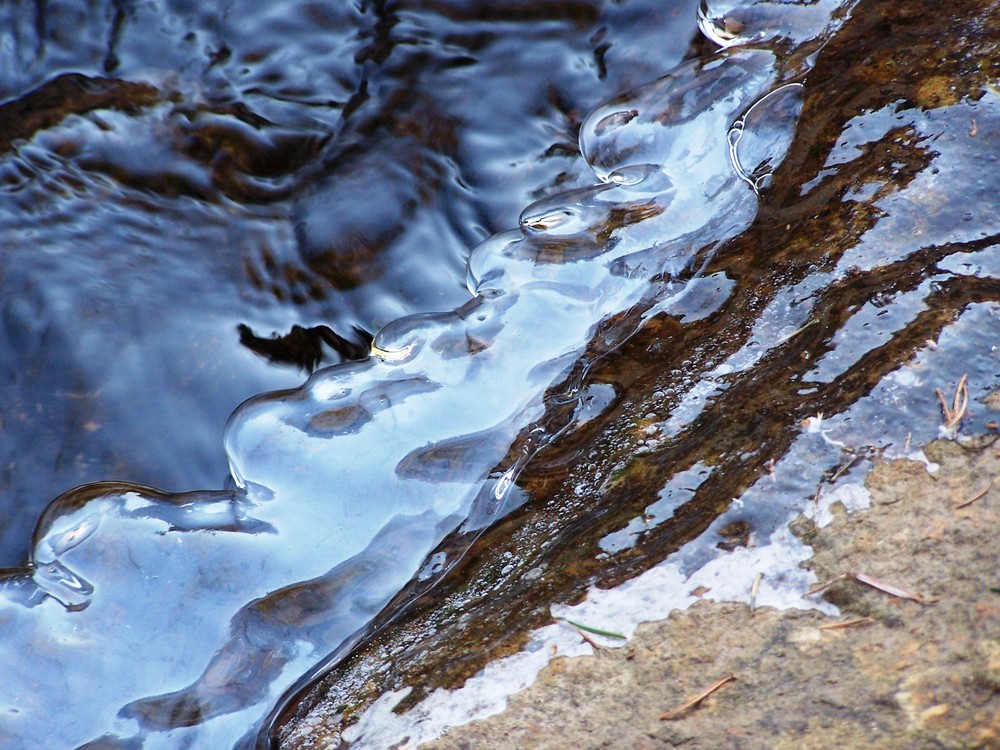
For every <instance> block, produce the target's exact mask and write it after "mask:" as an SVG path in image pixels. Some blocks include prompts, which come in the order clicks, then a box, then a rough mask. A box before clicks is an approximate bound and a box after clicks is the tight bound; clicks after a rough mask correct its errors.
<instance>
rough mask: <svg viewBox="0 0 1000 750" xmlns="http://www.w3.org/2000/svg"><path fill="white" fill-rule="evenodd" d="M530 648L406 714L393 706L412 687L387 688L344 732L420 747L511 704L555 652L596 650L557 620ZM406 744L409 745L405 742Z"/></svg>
mask: <svg viewBox="0 0 1000 750" xmlns="http://www.w3.org/2000/svg"><path fill="white" fill-rule="evenodd" d="M531 638H532V640H531V642H530V643H529V644H528V645H527V647H526V648H525V650H524V651H522V652H520V653H518V654H514V655H513V656H508V657H507V658H505V659H500V660H499V661H496V662H492V663H491V664H487V665H486V667H485V668H484V669H483V670H482V671H481V672H479V673H478V674H476V675H475V676H474V677H470V678H469V679H468V680H466V683H465V685H464V686H463V687H461V688H459V689H458V690H435V691H434V692H433V693H431V694H430V695H429V696H428V697H427V698H425V699H424V700H423V702H422V703H420V704H419V705H417V706H415V707H414V708H413V709H411V710H410V711H408V712H406V713H405V714H402V715H399V714H395V713H393V711H392V709H393V708H395V706H396V705H397V704H398V703H399V702H400V701H401V700H402V699H403V698H405V697H406V696H407V695H408V694H409V692H410V688H404V689H403V690H398V691H395V692H390V693H385V694H384V695H382V696H381V697H379V699H378V700H377V701H375V703H373V704H372V705H371V706H370V707H369V708H368V710H367V711H365V713H364V714H363V715H362V717H361V720H360V721H359V722H358V723H357V724H355V725H354V726H352V727H349V728H348V729H347V730H345V731H344V737H343V738H344V739H345V740H347V741H348V742H350V743H352V744H351V747H352V748H353V749H354V750H385V748H387V747H394V746H396V745H400V746H401V747H405V748H415V747H417V746H418V745H420V744H421V743H424V742H430V741H431V740H435V739H437V738H438V737H440V736H441V735H442V734H444V732H445V730H447V729H448V728H450V727H454V726H459V725H461V724H466V723H468V722H470V721H473V720H475V719H485V718H486V717H487V716H493V715H494V714H498V713H500V712H502V711H503V710H504V709H505V708H507V698H508V697H510V696H511V695H514V694H515V693H519V692H521V691H522V690H524V689H525V688H526V687H528V686H529V685H530V684H531V683H533V682H534V681H535V678H536V677H537V676H538V673H539V672H541V671H542V669H543V668H544V667H545V665H546V664H548V663H549V660H550V659H551V658H552V656H553V648H554V649H555V653H556V654H558V655H559V656H583V655H585V654H590V653H592V652H593V649H592V648H591V647H590V646H589V645H588V644H587V643H585V642H584V641H583V640H582V639H581V638H580V636H579V635H577V633H576V632H575V631H573V630H570V629H569V628H567V627H565V626H564V625H559V624H553V625H548V626H546V627H544V628H541V629H539V630H536V631H535V632H533V633H532V634H531ZM402 743H405V744H402Z"/></svg>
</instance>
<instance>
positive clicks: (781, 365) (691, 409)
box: [273, 1, 1000, 747]
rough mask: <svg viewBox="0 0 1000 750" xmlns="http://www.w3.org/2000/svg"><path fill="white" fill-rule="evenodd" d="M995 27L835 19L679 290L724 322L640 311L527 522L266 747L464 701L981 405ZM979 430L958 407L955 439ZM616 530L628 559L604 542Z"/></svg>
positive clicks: (882, 11) (419, 608) (999, 149)
mask: <svg viewBox="0 0 1000 750" xmlns="http://www.w3.org/2000/svg"><path fill="white" fill-rule="evenodd" d="M768 5H770V4H768ZM774 5H777V4H774ZM997 18H998V16H997V14H996V12H995V7H994V6H993V5H992V4H990V3H983V2H967V3H959V4H957V5H955V6H953V7H949V8H948V9H946V10H943V9H942V8H941V7H940V6H938V5H932V4H929V3H906V4H899V5H886V4H883V3H876V2H864V1H862V2H861V3H859V4H858V5H856V6H855V7H854V8H853V9H852V12H851V16H850V19H849V20H847V21H846V23H845V24H844V27H843V28H842V29H841V30H840V31H839V32H838V33H837V34H836V35H835V36H834V37H833V39H832V41H830V43H829V44H828V45H827V46H826V47H825V48H824V49H823V50H822V51H821V52H820V53H819V54H818V55H817V56H816V57H815V59H814V60H813V62H814V67H813V68H812V70H811V72H810V73H809V75H808V76H807V78H806V79H805V81H804V83H805V89H804V92H803V97H804V103H803V107H802V116H801V120H800V122H799V126H798V129H797V130H796V133H795V140H794V142H793V143H792V145H791V149H790V152H789V154H788V156H787V157H786V159H785V161H784V162H783V164H782V166H781V167H779V168H778V169H777V170H776V171H775V174H774V176H773V182H772V183H771V184H770V186H765V189H764V190H763V191H762V193H761V200H762V205H761V210H760V212H759V213H758V216H757V218H756V221H755V223H754V225H753V226H752V227H751V228H750V230H749V231H746V232H744V233H742V234H741V235H740V236H739V237H738V238H736V239H734V240H733V241H732V242H730V243H728V244H727V245H725V246H724V247H723V248H722V249H720V250H719V251H718V252H717V253H716V254H715V255H714V257H712V258H711V259H710V261H709V262H708V263H707V264H706V265H705V268H704V271H703V275H702V277H701V279H700V280H699V283H698V284H694V285H693V286H694V287H695V289H697V286H699V285H701V286H704V285H705V284H706V283H707V282H711V283H712V284H714V283H715V281H714V280H715V279H716V278H718V277H723V278H725V279H728V280H729V283H730V284H731V286H730V287H728V288H729V290H730V291H728V293H727V294H726V295H725V297H724V299H723V301H722V302H721V304H720V306H719V307H718V308H715V309H711V308H710V310H709V312H708V313H707V314H706V315H705V316H704V317H701V318H697V315H696V316H695V317H696V318H697V319H699V320H700V324H699V325H698V326H689V325H685V324H684V321H685V315H684V312H683V309H677V308H675V310H674V311H672V312H674V315H669V314H668V315H659V316H655V317H650V319H649V320H648V321H647V322H646V323H645V325H644V326H643V327H642V328H641V330H639V331H638V333H636V334H635V335H634V336H633V337H632V338H631V339H630V340H629V341H628V342H627V343H626V344H625V345H624V346H622V347H621V348H620V349H618V350H617V351H616V352H613V353H611V354H610V355H606V356H603V357H601V358H600V359H597V361H595V363H594V365H593V366H592V367H591V369H590V371H589V373H588V376H587V378H586V379H585V385H584V388H585V390H586V391H587V392H590V393H601V392H604V391H607V390H609V389H610V390H611V391H612V392H613V393H615V394H625V395H623V396H620V397H615V398H611V399H607V398H606V397H605V398H604V399H603V401H602V403H606V404H608V406H607V407H606V408H607V411H606V412H605V413H604V414H600V415H598V416H597V417H593V416H590V417H589V418H588V419H587V420H581V421H580V422H579V423H575V424H574V425H573V427H574V428H576V429H577V430H578V432H577V433H576V434H574V433H572V432H569V433H568V434H565V435H563V436H562V439H561V440H560V441H559V442H557V443H554V444H552V445H550V446H548V447H547V448H546V449H545V450H544V451H542V452H541V454H540V455H539V456H537V457H536V459H535V461H534V462H533V463H532V464H530V465H529V466H528V467H527V468H526V469H525V471H524V472H523V473H522V475H521V482H520V485H521V489H522V491H524V492H525V493H526V494H528V495H529V496H530V497H531V498H532V502H531V505H530V506H528V508H527V509H526V510H525V511H524V512H521V513H517V514H514V515H511V516H509V517H507V518H506V519H504V520H503V521H502V522H501V523H500V524H498V525H496V526H495V527H493V528H491V529H489V530H488V531H487V532H485V533H484V534H483V536H482V537H480V539H479V540H477V542H476V543H475V544H474V545H473V547H472V549H471V550H470V552H469V554H468V555H466V557H465V558H464V559H463V560H462V561H461V562H460V563H459V564H458V565H457V566H456V567H455V569H454V570H453V573H452V575H451V576H450V577H449V578H448V579H446V580H445V581H444V582H442V584H441V585H439V587H438V588H437V589H436V590H434V591H432V592H430V593H429V594H426V595H425V596H424V597H423V598H422V599H418V600H417V601H416V602H415V603H414V606H412V607H411V609H410V611H409V613H408V615H407V616H405V617H403V618H400V619H398V620H396V621H394V622H387V623H386V627H385V629H384V630H383V631H382V632H380V633H378V634H377V636H376V637H375V638H373V639H372V640H371V641H370V642H367V643H365V644H364V645H363V646H362V647H361V648H359V649H357V650H355V651H354V652H353V653H352V654H350V655H349V656H348V657H347V658H346V659H344V660H343V661H342V662H341V663H340V664H339V665H337V666H336V667H335V668H334V669H333V670H332V671H331V672H330V673H329V674H328V675H326V676H325V677H324V678H323V679H322V680H321V681H320V682H319V683H318V684H316V685H315V686H313V687H312V688H311V689H310V690H306V691H305V692H303V693H302V694H301V695H300V696H298V699H297V701H298V702H293V703H291V704H290V705H289V707H288V710H287V712H286V714H285V715H284V716H283V717H280V720H279V723H278V725H277V727H276V730H275V732H274V735H273V736H274V738H275V739H276V740H278V739H280V740H281V746H282V747H307V746H309V743H311V742H319V741H324V740H326V741H330V740H334V741H335V740H337V739H339V738H341V737H342V732H343V730H344V729H345V728H346V727H349V726H351V725H352V724H353V723H355V722H356V721H357V720H358V718H359V717H360V716H361V714H362V712H363V710H364V708H365V707H366V706H368V705H370V704H371V703H372V702H373V701H374V700H375V698H377V697H378V696H379V695H380V694H382V693H383V692H386V691H390V690H393V691H398V690H400V689H402V688H404V687H409V688H412V690H411V691H410V692H409V694H408V695H406V697H405V698H404V699H403V700H402V702H401V703H399V705H398V706H397V708H396V711H397V712H405V711H406V710H408V709H409V708H411V707H413V706H414V705H415V704H416V703H418V702H419V701H420V700H421V698H422V696H424V695H426V694H427V692H429V691H430V690H432V689H434V688H436V687H448V688H453V687H457V686H459V685H461V684H462V683H463V682H464V681H465V680H466V679H467V678H468V677H469V676H471V675H472V674H474V673H475V672H477V671H478V670H479V669H480V668H481V667H482V666H483V665H484V664H485V663H486V662H487V661H488V660H490V659H492V658H496V657H499V656H503V655H505V654H509V653H512V652H515V651H517V650H518V649H519V648H520V646H521V645H522V644H524V643H525V642H526V641H527V635H526V634H527V632H528V631H529V630H531V629H533V628H538V627H541V626H542V625H544V624H546V623H548V622H549V621H550V619H551V614H550V605H551V603H552V602H554V601H555V602H567V603H569V602H574V601H577V600H579V599H580V598H581V597H582V596H583V595H584V593H585V592H586V589H587V587H588V586H590V585H592V584H595V583H596V584H599V585H600V586H602V587H604V586H611V585H615V584H617V583H620V582H622V581H624V580H626V579H628V578H631V577H632V576H634V575H635V574H636V573H638V572H640V571H642V570H645V569H647V568H649V567H650V566H651V565H653V564H655V563H656V562H658V561H660V560H663V559H664V558H665V557H667V556H668V555H670V554H672V553H674V552H675V551H677V550H678V549H679V548H681V547H682V545H683V544H684V543H685V542H686V541H688V540H690V539H693V538H695V537H698V536H699V535H702V534H704V533H705V531H706V530H708V529H715V530H716V531H715V534H714V535H711V536H709V542H710V543H714V542H715V541H716V540H717V539H721V538H722V537H725V536H726V534H724V533H721V532H722V531H723V529H725V528H726V526H727V525H728V524H725V525H724V524H723V523H721V522H722V521H723V520H724V519H725V520H727V521H734V520H736V519H738V518H739V516H740V512H739V509H738V508H737V506H736V505H734V504H732V502H731V499H732V498H734V497H740V498H742V501H743V503H744V504H746V505H753V504H757V505H758V506H759V507H758V508H757V512H758V513H760V516H759V517H758V516H752V515H751V516H749V520H750V522H751V525H752V529H753V530H754V531H757V530H758V529H760V528H762V529H763V530H764V531H766V530H767V524H768V523H771V524H772V528H773V525H774V524H777V523H787V520H788V517H789V516H788V511H789V510H790V509H795V508H796V507H797V508H799V509H801V507H802V503H804V502H807V501H809V500H810V498H811V497H812V495H813V493H814V492H816V489H817V485H819V486H820V487H822V483H823V482H825V481H827V480H831V479H832V477H835V476H840V475H842V474H843V473H844V472H849V471H852V470H853V469H852V467H853V466H855V465H856V464H855V459H856V458H858V457H860V458H861V460H862V461H863V460H864V450H865V449H867V448H868V447H871V448H873V449H875V450H895V451H902V450H905V449H908V447H909V439H910V438H912V441H913V444H914V445H918V444H919V443H920V442H922V441H924V440H926V439H928V438H930V437H933V436H934V435H935V434H936V433H937V430H938V428H939V426H940V425H941V421H942V418H941V412H940V407H939V405H938V404H937V402H936V396H935V393H934V389H935V387H936V386H939V385H940V386H941V387H942V388H943V389H944V390H945V392H946V393H950V390H949V389H948V386H949V385H950V386H951V387H952V388H953V387H954V386H955V384H956V383H958V382H959V381H960V379H961V377H962V375H963V374H965V373H969V377H968V382H969V384H970V386H969V387H970V390H971V391H972V393H971V401H972V403H973V404H974V405H975V404H976V403H977V402H980V403H981V402H982V400H983V398H984V397H985V395H986V394H987V393H988V392H989V391H991V390H993V389H994V388H995V387H996V385H997V379H998V376H1000V368H998V367H997V364H996V357H995V341H996V335H997V332H998V328H1000V281H998V279H1000V265H998V260H997V258H998V255H997V253H998V252H1000V251H998V247H1000V232H998V228H997V227H995V226H994V225H993V224H994V223H995V220H996V216H997V215H1000V214H998V213H997V210H996V209H997V208H998V206H997V205H996V203H997V200H998V199H997V196H998V195H1000V192H998V191H997V189H996V188H997V187H998V185H997V178H996V174H995V170H992V169H989V168H984V167H988V166H989V165H992V164H995V163H996V161H997V155H998V154H1000V143H998V136H1000V101H998V99H1000V95H998V92H997V88H996V86H997V80H998V77H1000V75H998V74H1000V70H998V67H997V64H996V63H995V62H994V61H995V60H996V59H997V53H998V49H997V39H1000V29H998V27H997V23H998V21H997ZM618 111H623V112H626V113H628V112H629V111H630V110H625V109H624V108H623V109H621V110H618ZM626 118H627V114H626V116H625V117H621V118H619V120H625V119H626ZM722 286H725V285H722ZM690 294H691V295H692V296H695V295H694V294H693V291H692V292H691V293H690ZM653 309H654V310H655V309H656V308H655V307H654V308H653ZM695 310H699V308H698V307H697V306H695ZM886 321H887V322H886ZM607 327H613V325H611V324H606V326H605V328H607ZM626 328H627V326H626ZM594 350H597V352H598V353H600V337H599V336H598V338H597V339H595V340H594V341H592V343H591V345H590V351H594ZM977 411H978V413H976V412H977ZM988 419H989V417H988V416H987V415H984V414H983V412H982V409H981V408H980V409H978V410H977V409H976V408H973V413H972V414H971V415H970V416H969V417H968V418H967V419H966V422H965V425H966V426H967V427H968V428H971V429H979V430H982V429H989V425H988V423H987V420H988ZM804 425H810V426H809V427H805V426H804ZM813 427H815V429H813ZM859 451H860V453H859ZM786 457H787V459H788V460H787V462H786V460H785V459H786ZM674 478H677V480H678V481H677V482H676V487H674V486H671V485H672V484H673V483H674V481H673V480H674ZM774 488H777V489H774ZM664 489H665V490H667V492H665V493H663V494H661V490H664ZM748 490H749V491H748ZM657 497H660V498H661V502H662V505H661V507H656V508H654V510H655V512H656V513H658V514H659V518H652V516H651V515H649V516H647V515H646V513H647V510H648V509H650V508H653V507H654V506H656V502H655V501H656V498H657ZM775 501H777V503H778V504H779V506H781V505H783V507H779V508H778V512H777V513H775V514H774V516H775V517H774V518H771V519H768V518H767V513H768V512H769V508H768V505H769V504H773V503H774V502H775ZM743 516H744V519H745V518H747V513H746V512H744V513H743ZM758 519H760V521H759V522H758ZM649 521H653V522H652V523H650V522H649ZM734 526H735V524H734V525H733V526H729V528H733V527H734ZM626 528H631V529H632V530H633V531H636V533H635V534H631V535H630V536H631V537H632V541H631V542H630V543H625V544H615V545H609V544H608V542H607V541H606V540H608V539H610V538H611V535H613V534H616V533H618V532H620V531H621V530H623V529H626ZM602 543H603V544H602ZM697 554H700V553H698V552H696V553H695V556H697ZM386 663H389V664H390V666H389V667H388V668H387V667H386V666H385V665H386ZM350 736H351V737H353V738H354V739H355V740H356V741H357V742H358V744H360V745H364V737H363V736H361V737H358V736H357V735H353V734H352V735H350Z"/></svg>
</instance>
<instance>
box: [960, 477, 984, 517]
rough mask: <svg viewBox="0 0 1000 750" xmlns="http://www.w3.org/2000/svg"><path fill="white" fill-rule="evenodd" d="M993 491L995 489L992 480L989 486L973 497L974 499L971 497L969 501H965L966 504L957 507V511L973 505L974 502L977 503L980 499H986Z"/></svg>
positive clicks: (962, 503)
mask: <svg viewBox="0 0 1000 750" xmlns="http://www.w3.org/2000/svg"><path fill="white" fill-rule="evenodd" d="M991 489H993V480H992V479H991V480H990V481H989V484H987V485H986V486H985V487H983V489H981V490H979V492H977V493H976V494H975V495H973V496H972V497H970V498H969V499H968V500H965V501H964V502H961V503H959V504H958V505H956V506H955V510H958V509H959V508H965V507H967V506H969V505H972V504H973V503H974V502H976V500H979V499H980V498H982V497H984V496H985V495H986V493H987V492H989V491H990V490H991Z"/></svg>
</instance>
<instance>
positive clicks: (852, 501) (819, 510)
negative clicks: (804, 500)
mask: <svg viewBox="0 0 1000 750" xmlns="http://www.w3.org/2000/svg"><path fill="white" fill-rule="evenodd" d="M834 503H840V504H841V505H843V506H844V509H845V510H847V512H848V513H853V512H854V511H856V510H864V509H865V508H867V507H869V506H870V505H871V504H872V496H871V494H870V493H869V492H868V490H867V489H866V488H865V486H864V485H863V484H860V483H858V482H851V483H850V484H842V485H841V486H839V487H837V489H835V490H834V491H833V492H829V493H820V496H819V500H818V501H817V502H815V503H810V504H809V505H808V506H807V507H806V509H805V510H804V511H802V515H804V516H805V517H806V518H811V519H812V520H813V521H814V522H815V524H816V525H817V526H819V527H823V526H826V525H828V524H829V523H830V522H831V521H833V514H832V513H831V512H830V507H831V506H832V505H833V504H834Z"/></svg>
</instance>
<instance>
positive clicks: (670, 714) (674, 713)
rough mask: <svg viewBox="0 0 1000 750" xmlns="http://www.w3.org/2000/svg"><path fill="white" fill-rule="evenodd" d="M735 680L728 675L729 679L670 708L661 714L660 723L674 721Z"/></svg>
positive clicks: (720, 681)
mask: <svg viewBox="0 0 1000 750" xmlns="http://www.w3.org/2000/svg"><path fill="white" fill-rule="evenodd" d="M735 679H736V677H735V676H734V675H729V677H724V678H722V679H721V680H719V681H718V682H716V683H715V684H714V685H712V686H711V687H710V688H708V689H707V690H703V691H702V692H700V693H698V695H696V696H695V697H694V698H691V699H690V700H687V701H685V702H684V703H682V704H681V705H679V706H678V707H677V708H672V709H670V710H669V711H667V712H666V713H665V714H663V716H661V717H660V721H670V720H671V719H676V718H677V717H678V716H680V715H681V714H682V713H684V712H685V711H687V710H688V709H689V708H694V707H695V706H697V705H698V704H699V703H701V702H702V701H703V700H705V699H706V698H707V697H708V696H710V695H711V694H712V693H714V692H715V691H716V690H718V689H719V688H721V687H722V686H723V685H725V684H726V683H728V682H732V681H733V680H735Z"/></svg>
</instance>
